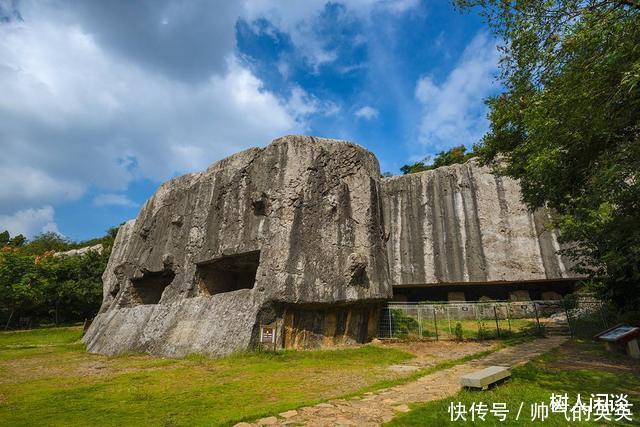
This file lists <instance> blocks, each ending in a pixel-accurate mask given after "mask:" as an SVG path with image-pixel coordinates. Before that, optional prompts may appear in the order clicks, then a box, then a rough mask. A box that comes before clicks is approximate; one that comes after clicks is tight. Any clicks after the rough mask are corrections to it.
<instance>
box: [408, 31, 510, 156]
mask: <svg viewBox="0 0 640 427" xmlns="http://www.w3.org/2000/svg"><path fill="white" fill-rule="evenodd" d="M498 58H499V56H498V51H497V49H496V42H495V41H494V40H492V39H491V38H490V37H489V36H488V35H487V34H486V33H479V34H477V35H476V36H475V37H474V38H473V40H472V41H471V42H470V43H469V45H468V46H467V47H466V48H465V50H464V52H463V53H462V56H461V57H460V59H459V61H458V64H457V65H456V67H455V68H454V69H453V70H452V71H451V72H450V73H449V75H448V76H447V78H446V79H445V80H444V81H443V82H442V83H440V84H438V83H436V82H434V81H433V79H431V78H430V77H429V76H423V77H422V78H420V79H419V80H418V82H417V85H416V89H415V96H416V98H417V99H418V101H419V102H420V104H421V105H422V115H421V121H420V129H419V142H420V143H421V144H422V145H423V146H425V147H428V148H429V149H431V150H432V151H437V150H442V149H446V148H448V147H451V146H453V145H459V144H465V145H467V146H470V145H472V144H473V143H475V142H478V141H479V140H480V138H481V137H482V135H483V134H484V133H485V132H486V130H487V127H488V123H487V120H486V113H487V109H486V107H485V105H484V104H483V100H484V99H485V98H486V97H487V96H489V95H491V94H492V93H493V92H494V91H495V90H496V83H495V78H494V75H495V73H496V72H497V67H498Z"/></svg>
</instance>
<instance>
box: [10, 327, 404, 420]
mask: <svg viewBox="0 0 640 427" xmlns="http://www.w3.org/2000/svg"><path fill="white" fill-rule="evenodd" d="M80 334H81V328H80V327H69V328H50V329H39V330H32V331H25V332H2V333H0V425H11V426H21V425H34V424H37V425H219V424H230V423H233V422H235V421H238V420H241V419H247V418H248V419H251V418H257V417H260V416H263V415H267V414H268V415H271V414H273V413H277V412H282V411H284V410H287V409H291V408H295V407H298V406H301V405H308V404H314V403H317V402H318V401H321V400H325V399H329V398H332V397H337V396H341V395H345V394H350V393H354V392H357V391H359V390H365V389H371V388H372V387H375V385H376V384H386V383H388V382H389V381H394V380H397V378H398V374H397V373H393V372H392V371H390V370H388V369H387V367H388V366H389V365H391V364H395V363H399V362H402V361H405V360H408V359H410V358H411V357H412V356H411V355H410V354H408V353H405V352H403V351H400V350H397V349H391V348H380V347H375V346H363V347H359V348H349V349H340V350H326V351H299V352H294V351H285V352H279V353H252V354H240V355H234V356H231V357H227V358H223V359H218V360H213V359H208V358H205V357H201V356H191V357H187V358H185V359H165V358H158V357H151V356H147V355H138V354H131V355H126V356H120V357H105V356H99V355H91V354H87V353H86V352H85V350H84V346H83V344H82V343H80V342H79V341H78V340H79V338H80Z"/></svg>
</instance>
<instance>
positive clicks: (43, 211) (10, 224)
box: [0, 206, 60, 237]
mask: <svg viewBox="0 0 640 427" xmlns="http://www.w3.org/2000/svg"><path fill="white" fill-rule="evenodd" d="M0 230H2V231H4V230H7V231H9V234H11V235H12V236H16V235H18V234H22V235H24V236H26V237H33V236H34V235H36V234H40V233H45V232H49V231H51V232H55V233H60V232H59V231H58V226H57V225H56V223H55V221H54V210H53V208H52V207H51V206H43V207H41V208H37V209H34V208H30V209H24V210H21V211H18V212H15V213H13V214H11V215H0Z"/></svg>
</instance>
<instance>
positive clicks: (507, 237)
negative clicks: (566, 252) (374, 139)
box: [382, 160, 575, 285]
mask: <svg viewBox="0 0 640 427" xmlns="http://www.w3.org/2000/svg"><path fill="white" fill-rule="evenodd" d="M382 194H383V196H382V197H383V200H384V218H385V228H386V231H387V233H388V236H389V240H388V241H387V254H388V258H389V270H390V275H391V281H392V283H393V284H394V285H409V284H423V283H459V282H493V281H508V282H516V281H529V280H541V279H544V280H546V279H562V278H568V277H575V275H574V274H573V273H572V272H571V270H570V268H571V265H570V264H569V262H568V260H566V259H564V258H562V257H561V256H559V255H557V253H556V252H557V250H558V249H560V246H559V244H558V240H557V236H556V232H555V231H554V230H552V229H550V228H549V217H548V212H547V211H545V210H538V211H536V212H534V213H532V212H530V211H529V210H528V209H527V207H526V206H525V205H524V204H523V203H522V201H521V193H520V186H519V184H518V183H517V181H515V180H513V179H510V178H504V177H498V176H495V175H493V174H492V173H491V172H490V169H489V168H487V167H481V166H479V165H478V164H477V163H476V161H475V160H470V161H469V162H467V163H465V164H458V165H452V166H447V167H441V168H438V169H435V170H432V171H427V172H421V173H416V174H411V175H405V176H400V177H392V178H384V179H383V180H382Z"/></svg>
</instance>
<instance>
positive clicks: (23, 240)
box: [9, 234, 27, 248]
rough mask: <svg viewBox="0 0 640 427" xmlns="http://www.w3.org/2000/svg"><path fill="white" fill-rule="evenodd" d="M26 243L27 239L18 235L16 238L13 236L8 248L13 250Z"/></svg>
mask: <svg viewBox="0 0 640 427" xmlns="http://www.w3.org/2000/svg"><path fill="white" fill-rule="evenodd" d="M26 242H27V238H26V237H24V236H23V235H22V234H18V235H17V236H13V237H12V238H11V239H10V240H9V246H13V247H14V248H21V247H22V246H24V244H25V243H26Z"/></svg>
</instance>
